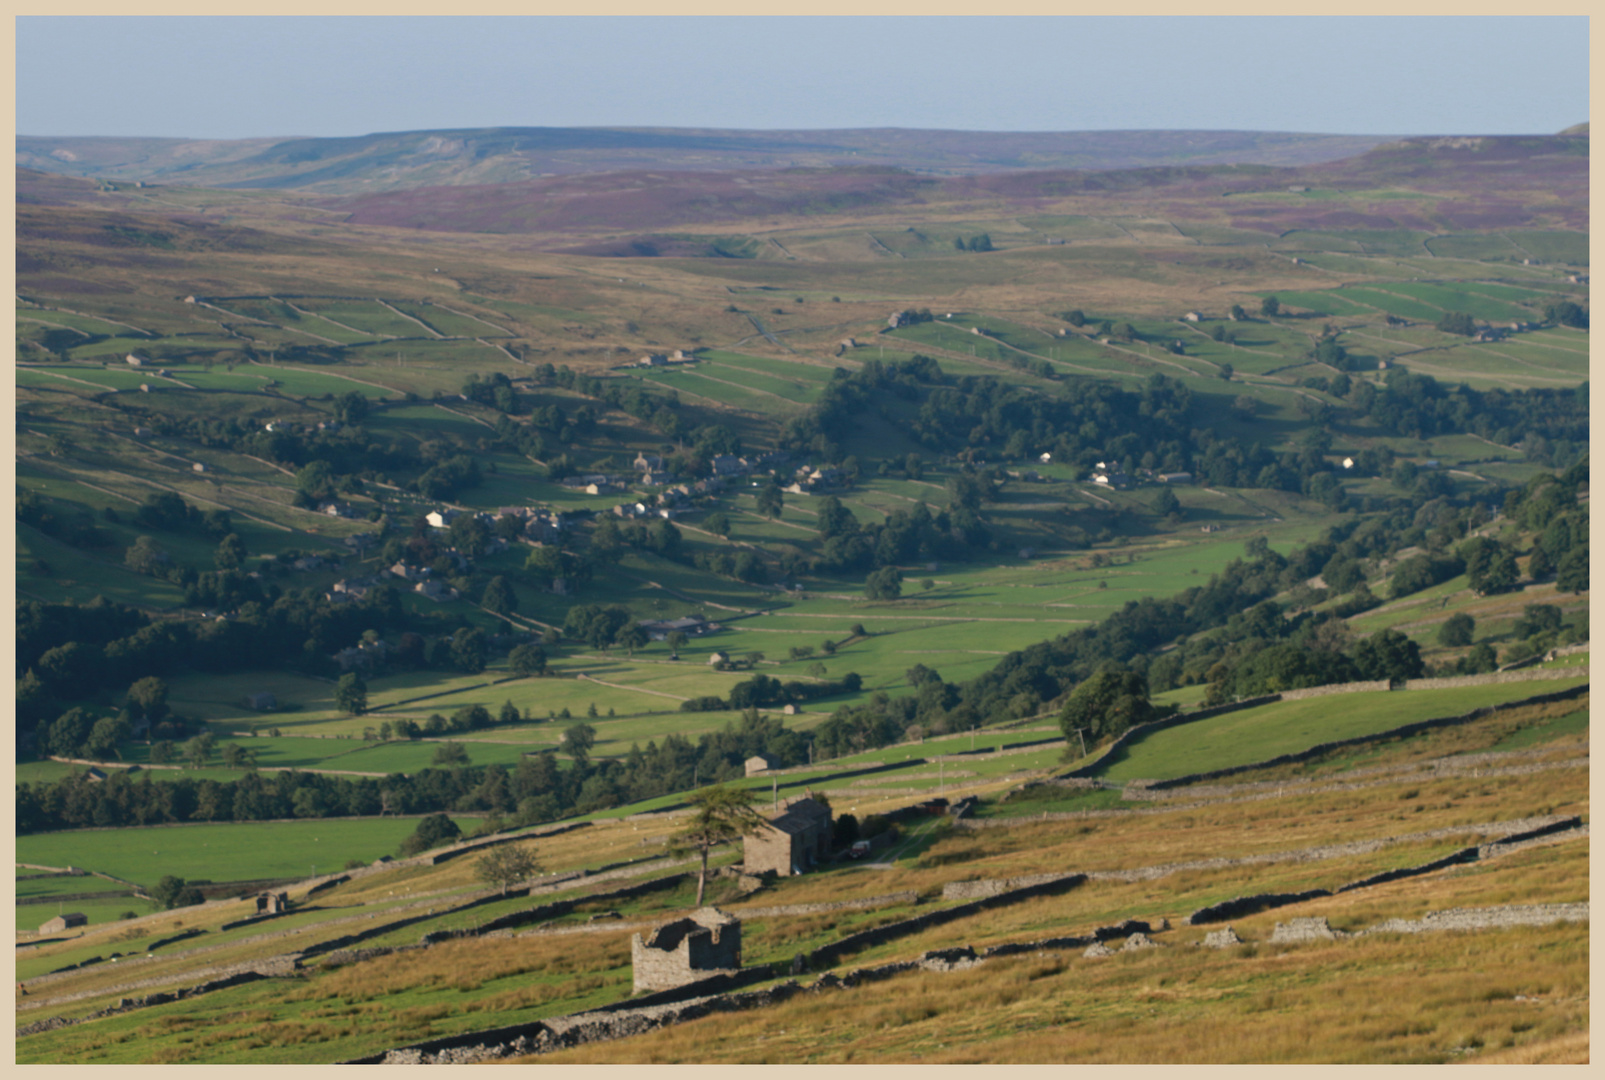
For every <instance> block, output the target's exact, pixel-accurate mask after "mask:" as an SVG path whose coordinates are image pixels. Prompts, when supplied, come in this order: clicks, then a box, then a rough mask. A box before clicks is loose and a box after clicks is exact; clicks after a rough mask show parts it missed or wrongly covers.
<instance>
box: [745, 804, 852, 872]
mask: <svg viewBox="0 0 1605 1080" xmlns="http://www.w3.org/2000/svg"><path fill="white" fill-rule="evenodd" d="M830 829H831V816H830V808H829V807H827V806H824V805H823V804H821V803H817V802H815V801H814V800H813V799H812V798H809V797H807V796H804V797H802V798H800V799H793V800H791V801H789V802H788V803H787V804H786V808H785V810H784V811H782V812H781V813H780V814H778V815H776V816H775V817H772V818H770V819H769V820H768V821H767V822H766V823H764V824H762V825H760V826H758V827H757V828H756V829H755V830H754V831H752V832H750V833H748V834H747V835H745V836H743V837H742V838H741V843H742V864H743V866H744V867H745V869H746V872H747V873H749V874H762V873H765V872H766V871H769V870H773V871H774V872H775V873H776V874H779V875H780V876H781V877H790V876H791V875H793V874H802V873H806V872H807V871H808V870H810V869H812V868H813V867H814V866H815V865H817V864H818V863H820V862H821V861H823V860H824V858H825V857H826V856H827V855H829V854H830Z"/></svg>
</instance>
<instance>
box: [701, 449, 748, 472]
mask: <svg viewBox="0 0 1605 1080" xmlns="http://www.w3.org/2000/svg"><path fill="white" fill-rule="evenodd" d="M708 464H709V465H710V466H711V467H712V468H713V475H715V476H736V475H739V474H740V473H743V472H746V471H747V470H746V468H745V462H743V461H742V460H741V459H740V458H738V457H737V456H736V455H734V454H716V455H714V458H713V460H712V461H710V462H708Z"/></svg>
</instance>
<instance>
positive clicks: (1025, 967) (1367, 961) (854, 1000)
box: [525, 926, 1588, 1064]
mask: <svg viewBox="0 0 1605 1080" xmlns="http://www.w3.org/2000/svg"><path fill="white" fill-rule="evenodd" d="M1446 937H1455V938H1456V939H1455V940H1448V941H1446V940H1444V939H1445V938H1446ZM1523 999H1531V1000H1523ZM980 1002H985V1003H986V1007H985V1008H977V1007H976V1006H977V1003H980ZM1587 1022H1588V964H1587V931H1586V929H1585V928H1580V927H1576V926H1562V927H1547V928H1536V929H1522V930H1509V931H1499V932H1491V933H1485V934H1478V935H1465V936H1458V937H1457V936H1454V935H1422V936H1420V937H1415V938H1402V939H1394V940H1384V939H1381V938H1373V939H1365V938H1362V939H1356V940H1350V941H1338V942H1331V943H1324V944H1319V945H1308V946H1288V947H1274V948H1273V947H1263V946H1261V947H1254V948H1243V947H1240V948H1237V949H1231V950H1225V951H1222V952H1216V951H1213V950H1202V949H1190V948H1187V947H1176V948H1170V949H1155V950H1149V951H1145V952H1140V953H1135V954H1121V955H1118V956H1115V957H1111V958H1108V959H1105V960H1094V959H1087V958H1083V957H1080V956H1076V955H1068V956H1053V957H1045V958H1044V957H1021V958H1010V959H1005V960H995V961H991V962H989V963H987V964H986V965H983V966H982V967H980V968H975V969H971V970H969V971H961V972H954V973H948V974H930V973H924V972H914V973H909V974H905V975H901V976H897V977H895V978H893V979H891V980H889V981H887V982H882V983H875V984H869V985H865V986H860V987H857V988H855V989H851V990H844V991H829V992H825V993H822V994H818V995H805V996H803V997H801V998H798V999H794V1000H793V1001H790V1002H787V1003H785V1004H782V1005H778V1006H774V1007H771V1008H768V1009H762V1010H756V1011H752V1012H747V1013H739V1014H723V1015H718V1016H714V1017H709V1018H705V1019H702V1020H698V1021H693V1022H691V1023H688V1024H684V1025H680V1026H677V1027H672V1028H666V1029H661V1030H659V1031H655V1032H651V1033H648V1034H645V1035H641V1036H637V1037H634V1038H631V1039H627V1040H622V1041H619V1042H612V1043H598V1044H593V1045H590V1046H585V1047H579V1048H576V1049H572V1050H566V1051H562V1052H559V1053H556V1054H550V1055H545V1056H542V1057H539V1058H529V1059H525V1060H531V1061H533V1060H539V1061H541V1062H543V1063H551V1064H560V1063H561V1064H569V1063H580V1062H584V1063H604V1062H609V1063H623V1062H630V1063H662V1062H692V1061H694V1062H699V1063H716V1062H809V1063H825V1062H855V1063H868V1062H909V1061H921V1062H947V1063H979V1062H998V1063H1002V1062H1009V1063H1023V1062H1078V1063H1080V1062H1085V1063H1127V1064H1157V1063H1183V1062H1185V1063H1204V1062H1220V1063H1225V1062H1234V1063H1235V1062H1264V1063H1283V1062H1289V1063H1290V1062H1337V1063H1378V1062H1424V1061H1445V1060H1457V1059H1466V1058H1469V1057H1471V1056H1473V1055H1477V1054H1479V1053H1480V1052H1482V1051H1484V1050H1487V1051H1500V1052H1512V1051H1514V1052H1519V1051H1520V1050H1521V1048H1523V1047H1526V1046H1529V1045H1533V1046H1535V1047H1537V1048H1540V1049H1539V1050H1538V1052H1539V1053H1544V1052H1547V1051H1544V1050H1542V1049H1541V1048H1543V1047H1545V1046H1547V1045H1549V1044H1550V1043H1552V1042H1553V1041H1555V1040H1561V1039H1564V1040H1567V1042H1566V1043H1565V1044H1564V1045H1565V1047H1566V1048H1567V1049H1565V1050H1563V1051H1561V1052H1563V1053H1571V1054H1575V1053H1576V1049H1577V1048H1576V1045H1575V1042H1574V1040H1575V1039H1576V1038H1577V1037H1578V1035H1579V1033H1580V1032H1582V1031H1584V1030H1586V1025H1587ZM1585 1051H1586V1047H1585Z"/></svg>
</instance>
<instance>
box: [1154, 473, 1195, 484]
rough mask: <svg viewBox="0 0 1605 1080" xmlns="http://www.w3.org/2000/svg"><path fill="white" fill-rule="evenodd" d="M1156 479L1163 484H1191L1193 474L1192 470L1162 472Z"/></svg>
mask: <svg viewBox="0 0 1605 1080" xmlns="http://www.w3.org/2000/svg"><path fill="white" fill-rule="evenodd" d="M1155 479H1157V480H1158V481H1159V482H1160V483H1161V484H1190V483H1192V482H1193V474H1192V473H1190V472H1162V473H1160V474H1159V475H1158V476H1157V477H1156V478H1155Z"/></svg>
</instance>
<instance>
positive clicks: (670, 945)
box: [630, 907, 741, 994]
mask: <svg viewBox="0 0 1605 1080" xmlns="http://www.w3.org/2000/svg"><path fill="white" fill-rule="evenodd" d="M630 959H631V962H632V964H633V967H634V970H635V993H637V994H639V993H643V992H650V991H653V990H669V989H672V988H674V987H676V986H684V985H686V984H687V983H694V982H698V981H700V980H702V979H708V978H712V977H713V976H715V975H734V974H735V973H736V972H737V971H740V970H741V920H740V919H737V918H735V917H733V916H730V915H726V914H725V913H724V912H722V911H720V910H719V909H718V908H715V907H703V908H698V909H697V910H696V911H693V912H692V913H691V914H690V915H689V916H687V917H685V918H683V919H676V920H675V921H674V922H671V923H665V924H664V925H662V926H660V927H658V928H657V929H656V930H653V931H652V933H651V934H650V935H648V936H647V937H646V939H645V940H643V939H642V937H641V935H640V934H634V935H632V936H631V938H630Z"/></svg>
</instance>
